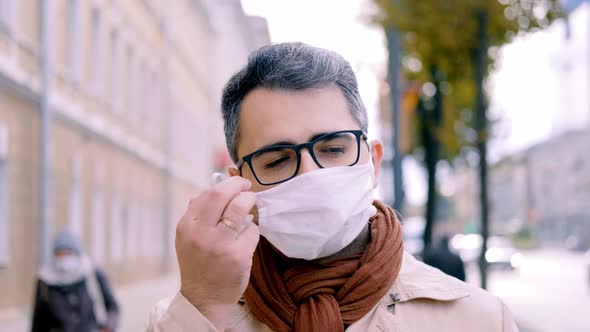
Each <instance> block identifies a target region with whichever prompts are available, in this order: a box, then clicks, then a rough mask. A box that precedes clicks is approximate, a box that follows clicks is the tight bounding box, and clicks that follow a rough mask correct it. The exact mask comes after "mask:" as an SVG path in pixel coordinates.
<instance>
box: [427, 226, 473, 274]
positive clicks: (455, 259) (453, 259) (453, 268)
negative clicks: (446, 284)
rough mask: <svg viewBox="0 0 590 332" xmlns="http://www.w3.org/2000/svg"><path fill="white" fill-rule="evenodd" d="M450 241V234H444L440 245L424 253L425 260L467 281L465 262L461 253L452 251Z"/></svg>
mask: <svg viewBox="0 0 590 332" xmlns="http://www.w3.org/2000/svg"><path fill="white" fill-rule="evenodd" d="M449 242H450V240H449V236H448V235H445V236H443V237H442V238H441V239H440V242H439V243H438V246H436V247H434V248H431V249H430V250H427V251H426V252H425V253H424V258H423V261H424V263H426V264H428V265H430V266H432V267H435V268H437V269H439V270H441V271H443V272H444V273H446V274H448V275H450V276H452V277H455V278H457V279H459V280H461V281H465V264H464V263H463V260H461V257H460V256H459V255H457V254H455V253H454V252H452V251H451V248H450V246H449Z"/></svg>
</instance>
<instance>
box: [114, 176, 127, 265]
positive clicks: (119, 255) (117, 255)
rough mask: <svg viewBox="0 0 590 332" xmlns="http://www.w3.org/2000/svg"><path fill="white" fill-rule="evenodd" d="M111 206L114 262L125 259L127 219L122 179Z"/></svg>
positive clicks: (118, 182)
mask: <svg viewBox="0 0 590 332" xmlns="http://www.w3.org/2000/svg"><path fill="white" fill-rule="evenodd" d="M111 204H112V207H111V241H110V247H111V259H112V260H113V262H120V261H121V260H122V259H123V254H124V252H123V248H124V245H123V241H124V240H125V237H124V235H125V221H126V213H127V211H126V210H125V205H124V203H123V194H122V181H121V180H120V179H118V180H117V182H116V183H115V191H114V193H113V201H112V203H111Z"/></svg>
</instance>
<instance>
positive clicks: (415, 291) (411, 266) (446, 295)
mask: <svg viewBox="0 0 590 332" xmlns="http://www.w3.org/2000/svg"><path fill="white" fill-rule="evenodd" d="M402 259H403V260H402V267H401V270H400V273H399V275H398V276H397V278H396V280H395V282H394V283H393V286H392V287H391V289H390V291H389V294H388V296H387V297H386V299H385V302H386V304H387V305H390V304H394V303H396V302H407V301H411V300H414V299H429V300H435V301H454V300H458V299H461V298H464V297H468V296H469V291H468V290H467V287H466V286H465V284H464V283H463V282H462V281H459V280H458V279H455V278H453V277H450V276H448V275H446V274H444V273H442V272H441V271H440V270H438V269H435V268H432V267H430V266H428V265H426V264H424V263H422V262H420V261H418V260H416V259H415V258H414V257H413V256H412V255H410V254H408V253H407V252H404V255H403V258H402Z"/></svg>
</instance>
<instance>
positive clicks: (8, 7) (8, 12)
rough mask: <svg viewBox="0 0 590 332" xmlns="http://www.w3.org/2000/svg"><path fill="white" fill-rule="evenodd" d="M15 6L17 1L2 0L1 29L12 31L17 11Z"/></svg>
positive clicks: (0, 1) (0, 12) (0, 0)
mask: <svg viewBox="0 0 590 332" xmlns="http://www.w3.org/2000/svg"><path fill="white" fill-rule="evenodd" d="M15 7H16V1H14V0H0V31H2V30H5V31H7V32H8V33H12V31H13V29H14V18H15V13H16V8H15Z"/></svg>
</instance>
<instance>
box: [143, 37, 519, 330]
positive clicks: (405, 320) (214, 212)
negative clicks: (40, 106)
mask: <svg viewBox="0 0 590 332" xmlns="http://www.w3.org/2000/svg"><path fill="white" fill-rule="evenodd" d="M222 99H223V100H222V113H223V119H224V128H225V135H226V143H227V147H228V150H229V152H230V155H231V157H232V159H233V161H234V163H235V167H232V168H230V169H229V170H228V173H229V174H228V175H230V176H229V178H226V179H218V180H220V181H218V182H219V183H217V184H215V185H213V186H212V187H211V188H210V189H208V190H206V191H205V192H203V193H201V194H200V195H198V196H197V197H195V198H193V199H192V200H191V201H190V202H189V204H188V208H187V210H186V212H185V215H184V216H183V217H182V218H181V220H180V221H179V222H178V224H177V230H176V253H177V257H178V263H179V267H180V275H181V277H180V278H181V286H180V291H179V292H178V293H177V294H176V295H175V296H173V297H171V298H168V299H165V300H162V301H161V302H159V303H158V304H156V306H155V307H154V309H153V310H152V312H151V314H150V317H149V320H148V325H147V331H149V332H188V331H245V332H250V331H280V332H286V331H298V332H303V331H304V332H313V331H322V332H342V331H347V332H360V331H363V332H364V331H412V332H423V331H437V332H446V331H453V332H455V331H480V332H487V331H490V332H491V331H517V328H516V326H515V324H514V321H513V319H512V317H511V315H510V312H509V311H508V310H507V308H506V306H505V305H504V304H503V303H502V302H501V301H500V300H499V299H498V298H496V297H494V296H492V295H490V294H488V293H486V292H485V291H483V290H481V289H479V288H477V287H474V286H471V285H468V284H465V283H463V282H461V281H459V280H457V279H455V278H451V277H448V276H447V275H445V274H443V273H442V272H440V271H439V270H436V269H434V268H431V267H428V266H427V265H425V264H423V263H421V262H419V261H417V260H416V259H414V258H413V257H412V256H411V255H409V254H407V253H404V251H403V243H402V225H401V223H400V221H399V220H398V218H397V216H396V212H395V211H394V210H393V209H391V208H390V207H388V206H387V205H385V204H383V203H382V202H379V201H377V200H375V199H374V197H373V189H374V187H375V186H376V184H377V178H378V175H379V170H380V163H381V160H382V157H383V146H382V144H381V143H380V142H379V141H368V139H367V130H368V128H367V127H368V125H367V123H368V119H367V112H366V110H365V108H364V106H363V103H362V101H361V99H360V96H359V92H358V87H357V82H356V78H355V75H354V73H353V71H352V69H351V67H350V65H349V63H348V62H347V61H346V60H344V59H343V58H342V57H341V56H340V55H338V54H336V53H334V52H330V51H327V50H323V49H319V48H315V47H311V46H308V45H305V44H303V43H283V44H276V45H270V46H265V47H263V48H261V49H260V50H258V51H256V52H254V53H253V54H252V55H251V56H250V58H249V61H248V63H247V65H246V66H245V67H244V68H243V69H242V70H241V71H239V72H238V73H237V74H235V75H234V76H233V77H232V78H231V79H230V80H229V82H228V83H227V85H226V87H225V89H224V91H223V98H222ZM217 178H220V176H217Z"/></svg>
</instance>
